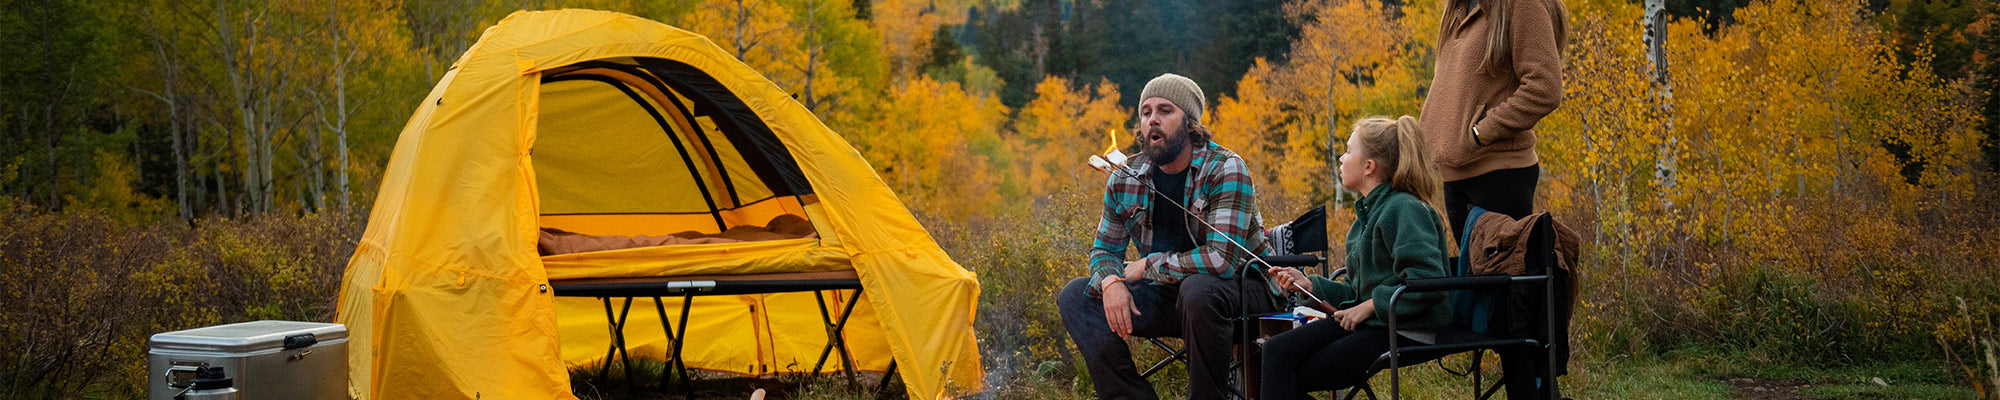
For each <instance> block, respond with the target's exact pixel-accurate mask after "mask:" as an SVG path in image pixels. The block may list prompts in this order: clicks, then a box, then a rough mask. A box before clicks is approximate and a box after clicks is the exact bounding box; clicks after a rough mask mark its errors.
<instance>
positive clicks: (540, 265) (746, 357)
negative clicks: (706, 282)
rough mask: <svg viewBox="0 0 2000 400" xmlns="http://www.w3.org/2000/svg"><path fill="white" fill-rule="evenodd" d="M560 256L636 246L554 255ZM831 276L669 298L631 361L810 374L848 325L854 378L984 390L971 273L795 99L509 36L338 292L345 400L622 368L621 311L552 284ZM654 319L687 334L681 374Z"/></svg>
mask: <svg viewBox="0 0 2000 400" xmlns="http://www.w3.org/2000/svg"><path fill="white" fill-rule="evenodd" d="M786 221H789V222H791V223H790V224H789V225H788V226H789V227H788V228H782V229H781V227H780V226H779V225H780V223H781V222H786ZM787 229H789V230H791V231H793V232H791V233H790V234H778V233H774V232H777V231H781V230H787ZM745 230H748V231H749V235H747V236H744V235H734V234H737V233H743V232H744V231H745ZM760 230H761V231H760ZM732 235H734V236H732ZM552 238H553V239H602V240H611V241H621V240H627V241H632V242H634V243H640V244H639V245H637V247H629V246H608V247H602V248H596V249H586V250H583V251H577V252H562V251H549V250H550V249H548V248H547V247H549V244H550V243H551V240H553V239H552ZM651 239H664V240H655V241H647V240H651ZM663 243H664V244H663ZM620 247H623V248H620ZM816 274H817V275H816ZM825 274H835V275H840V276H847V277H850V279H851V280H852V281H854V282H857V283H858V284H859V289H856V290H815V291H804V292H785V293H755V292H759V291H756V290H752V291H751V292H753V293H740V294H737V293H725V294H715V295H709V296H702V298H701V299H700V300H699V301H695V302H693V303H692V304H683V303H682V302H683V301H686V300H687V299H689V298H688V297H671V296H670V297H666V298H664V299H661V300H663V301H661V302H660V303H659V304H658V305H659V307H658V308H659V310H657V312H636V313H629V314H630V319H629V320H626V321H623V323H624V325H625V327H626V328H628V329H626V330H625V331H624V332H625V337H624V343H623V344H625V345H629V347H630V348H631V350H632V352H633V355H636V356H641V357H652V358H662V359H664V358H665V357H666V356H667V355H669V354H673V355H679V356H681V358H682V360H683V361H684V362H685V363H686V365H687V366H689V367H692V368H697V369H703V370H709V371H717V372H730V373H737V374H743V375H752V376H763V375H770V374H778V373H799V372H813V371H811V369H812V368H811V366H812V365H813V364H814V361H815V360H816V359H819V358H821V357H822V355H823V354H825V353H826V351H827V350H828V347H827V343H828V341H829V340H830V338H829V337H828V336H829V334H828V331H829V330H828V329H826V321H827V319H826V318H824V317H823V316H822V314H821V312H823V311H822V310H825V309H851V310H852V314H851V315H847V316H844V317H843V318H848V321H847V322H846V329H845V339H846V340H845V342H846V344H847V345H846V349H845V350H847V352H848V353H850V354H851V357H852V359H851V360H842V361H843V362H849V361H851V363H852V365H854V367H855V368H857V369H860V370H864V371H876V372H885V371H886V370H887V369H888V368H889V366H890V365H892V364H891V363H892V362H893V363H894V364H893V365H895V366H896V371H895V373H897V374H898V375H899V376H901V378H902V381H903V383H904V385H905V387H906V389H907V390H908V393H909V395H910V397H912V398H940V397H956V396H962V395H966V394H969V393H973V392H976V391H979V390H981V389H982V385H983V382H982V380H983V375H982V370H981V368H982V367H981V365H980V361H979V352H978V348H977V345H976V342H975V335H974V332H973V329H972V320H973V316H974V314H975V308H976V306H977V304H976V301H977V299H978V296H979V285H978V282H977V280H976V279H975V278H974V276H973V273H972V272H971V271H968V270H966V269H965V268H963V267H961V266H960V265H958V264H957V263H956V262H953V261H952V260H951V259H950V258H949V257H948V256H947V255H946V254H945V253H944V251H943V250H942V249H941V248H940V247H939V246H938V244H937V243H936V241H935V240H933V239H932V238H931V237H930V235H929V233H928V232H927V231H925V230H924V228H923V227H922V226H921V225H919V224H918V223H917V222H916V220H915V218H914V217H913V216H912V214H911V213H910V212H909V210H908V209H906V208H905V207H904V206H903V205H902V203H901V202H900V201H899V200H898V198H897V197H896V195H895V193H893V192H892V191H891V190H890V189H889V188H888V186H887V185H886V184H884V183H883V181H882V180H881V178H880V177H878V176H877V175H875V173H874V169H873V168H872V167H871V166H870V165H869V164H868V162H867V161H866V160H864V159H863V158H862V157H861V155H860V153H858V152H857V151H855V149H854V148H853V147H852V146H850V145H849V144H848V143H847V142H846V141H845V140H844V139H842V138H841V136H840V135H838V134H836V133H835V132H833V131H832V130H830V129H828V128H827V127H826V126H825V125H824V124H822V123H821V122H820V121H819V120H818V119H817V118H816V117H815V116H814V115H813V114H812V112H811V111H809V110H807V109H806V108H805V107H803V106H801V105H800V104H799V103H798V102H797V101H796V100H794V99H793V97H792V96H791V95H790V94H788V93H786V92H785V91H784V90H783V89H782V88H780V87H778V86H777V85H775V84H773V83H772V82H771V81H769V80H768V79H766V78H765V77H764V76H763V75H761V74H759V73H758V72H757V71H754V70H752V69H751V68H749V67H748V66H747V65H745V64H744V63H742V62H741V61H739V60H737V59H736V58H735V57H732V56H731V55H730V54H729V53H727V52H725V51H724V50H722V49H721V48H719V47H717V46H716V45H715V44H713V43H712V42H710V41H709V40H708V39H707V38H705V37H702V36H701V35H698V34H694V33H690V32H687V31H684V30H680V29H677V28H674V27H671V26H667V25H665V24H662V23H659V22H655V21H650V20H646V19H643V18H638V17H634V16H629V15H623V14H618V13H611V12H602V11H590V10H561V11H542V12H516V13H514V14H512V15H509V16H508V17H507V18H506V19H504V20H502V21H500V22H499V23H498V24H497V25H495V26H493V27H491V28H489V29H487V30H486V32H485V33H484V34H483V35H482V36H481V37H480V39H479V41H478V42H476V43H475V44H473V45H472V47H471V48H470V49H468V50H467V51H466V53H465V55H464V56H462V57H461V58H459V60H458V61H457V62H456V63H454V64H453V65H452V67H451V68H450V69H449V70H448V71H447V72H446V73H445V74H444V76H443V77H442V78H441V79H440V80H439V81H438V83H437V84H436V86H435V87H434V88H433V89H432V90H431V92H430V93H429V94H428V95H427V96H425V97H424V99H423V100H422V102H421V103H419V104H418V107H417V110H416V112H415V113H414V115H412V116H411V118H410V120H409V123H408V124H407V125H406V126H405V127H404V128H403V131H402V133H401V135H400V136H399V137H398V139H397V141H396V145H395V148H394V150H393V152H392V154H391V156H390V158H389V163H388V166H387V167H386V169H385V170H384V172H383V178H382V186H381V189H380V192H379V194H378V195H377V197H376V202H375V204H374V208H373V210H372V211H371V213H370V216H369V220H368V224H367V228H366V231H365V232H364V233H363V235H362V238H361V240H360V243H359V245H358V246H357V248H356V250H355V254H354V256H353V258H352V259H351V261H350V262H349V264H348V267H347V270H346V272H345V274H344V277H343V281H342V284H341V291H340V299H339V301H340V304H339V306H338V310H339V317H338V318H339V321H340V322H342V323H345V324H347V325H348V327H349V330H350V332H353V334H352V336H351V337H350V346H351V351H350V353H349V354H350V364H351V368H350V379H351V382H350V392H351V394H353V395H354V396H355V397H356V398H363V399H386V398H509V399H515V398H574V396H573V395H572V394H570V392H569V390H570V385H569V372H568V371H569V369H570V368H574V367H583V366H589V365H592V364H595V363H599V362H604V363H609V362H611V358H610V357H609V356H608V355H606V350H607V348H610V347H613V345H614V343H612V342H611V340H612V335H611V331H610V330H607V329H605V324H606V323H607V322H617V320H616V319H614V320H613V321H607V315H608V314H611V313H610V312H609V311H610V310H609V308H610V302H609V301H608V299H607V300H600V299H596V298H577V297H556V296H555V294H556V293H554V292H555V291H554V290H552V289H551V284H550V283H551V282H552V281H554V282H558V283H561V282H578V281H589V280H593V279H638V280H641V281H643V280H645V279H649V278H654V279H666V280H674V279H675V278H677V277H689V276H723V277H735V278H740V279H745V280H753V281H755V280H758V279H757V278H756V277H758V276H765V277H779V278H771V279H780V280H782V279H785V278H782V277H787V276H826V275H825ZM842 274H845V275H842ZM767 280H768V279H767ZM857 295H858V296H857ZM627 297H646V296H643V294H642V295H639V296H627ZM857 302H858V304H857ZM647 303H650V302H642V303H640V304H642V305H653V304H647ZM626 304H627V305H628V307H627V308H626V309H625V310H624V311H628V312H629V311H631V308H630V307H629V304H631V303H630V302H629V301H628V302H626ZM854 305H858V307H855V306H854ZM683 310H685V311H683ZM620 314H624V313H623V312H621V313H620ZM622 318H624V317H623V316H620V317H618V319H622ZM662 319H679V320H683V321H687V322H686V323H683V324H681V325H680V326H675V327H674V328H676V329H684V330H685V331H686V333H685V334H684V336H682V337H681V338H680V339H682V340H680V341H679V344H680V345H681V346H683V348H681V349H679V350H680V351H679V352H673V349H672V348H671V347H672V346H669V341H668V340H666V337H665V335H666V334H665V333H664V331H663V329H661V328H662V326H661V325H660V324H661V320H662ZM836 357H840V358H846V357H842V356H838V355H836Z"/></svg>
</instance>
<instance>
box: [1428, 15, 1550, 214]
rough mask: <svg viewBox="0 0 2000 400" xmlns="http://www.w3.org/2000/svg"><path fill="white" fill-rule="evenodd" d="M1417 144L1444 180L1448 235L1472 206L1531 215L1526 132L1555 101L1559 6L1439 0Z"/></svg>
mask: <svg viewBox="0 0 2000 400" xmlns="http://www.w3.org/2000/svg"><path fill="white" fill-rule="evenodd" d="M1443 1H1444V2H1445V4H1444V21H1443V22H1442V23H1440V24H1439V32H1438V43H1437V48H1436V52H1437V65H1435V66H1433V68H1434V72H1435V73H1434V75H1433V78H1432V80H1431V87H1430V95H1429V97H1428V98H1425V99H1424V110H1423V115H1422V116H1421V117H1420V118H1419V121H1418V124H1419V125H1420V126H1421V128H1422V129H1423V133H1424V144H1425V147H1426V148H1427V149H1428V150H1429V151H1430V154H1431V155H1432V156H1433V157H1435V158H1434V160H1436V161H1437V165H1438V172H1439V173H1441V174H1443V175H1444V180H1445V183H1444V206H1445V209H1446V210H1445V213H1446V214H1448V215H1449V216H1450V221H1451V228H1452V229H1453V230H1459V229H1460V228H1463V227H1464V226H1465V215H1466V213H1467V212H1468V211H1469V210H1470V209H1471V206H1479V207H1480V208H1484V209H1486V210H1488V211H1494V212H1499V213H1501V214H1507V215H1509V216H1513V217H1515V218H1519V217H1522V216H1526V215H1528V214H1529V213H1532V212H1534V208H1535V183H1536V181H1537V180H1538V179H1539V176H1540V175H1541V166H1540V163H1541V159H1540V156H1538V155H1536V154H1535V124H1537V123H1540V122H1541V121H1542V117H1546V116H1548V115H1549V113H1550V112H1554V111H1555V110H1556V107H1557V106H1560V105H1562V100H1563V71H1562V70H1563V63H1562V50H1563V41H1564V35H1565V33H1564V31H1563V23H1564V22H1565V21H1566V20H1567V19H1568V15H1567V14H1568V12H1567V11H1565V10H1564V9H1563V4H1562V0H1443Z"/></svg>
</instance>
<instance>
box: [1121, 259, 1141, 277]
mask: <svg viewBox="0 0 2000 400" xmlns="http://www.w3.org/2000/svg"><path fill="white" fill-rule="evenodd" d="M1124 276H1125V280H1128V281H1138V280H1140V279H1145V278H1146V258H1145V257H1139V259H1137V260H1132V261H1126V262H1125V273H1124Z"/></svg>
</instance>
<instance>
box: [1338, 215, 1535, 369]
mask: <svg viewBox="0 0 2000 400" xmlns="http://www.w3.org/2000/svg"><path fill="white" fill-rule="evenodd" d="M1483 211H1484V210H1480V209H1476V208H1475V209H1474V210H1473V212H1472V216H1471V217H1470V218H1468V219H1467V221H1468V223H1467V224H1466V226H1468V227H1469V226H1471V223H1470V221H1475V220H1477V218H1478V216H1479V215H1480V214H1481V213H1482V212H1483ZM1553 224H1554V221H1553V218H1549V217H1544V218H1542V219H1541V220H1539V221H1537V222H1536V223H1535V225H1534V227H1533V228H1532V229H1533V231H1532V232H1531V233H1530V235H1531V236H1530V237H1529V240H1528V247H1529V253H1528V254H1527V257H1526V259H1525V260H1526V262H1527V263H1528V271H1527V274H1525V275H1518V276H1510V275H1499V274H1493V275H1472V276H1468V275H1467V271H1466V270H1465V269H1466V263H1464V262H1462V261H1460V260H1461V259H1462V257H1463V255H1462V254H1463V253H1462V252H1461V257H1453V258H1452V259H1451V260H1452V262H1451V263H1452V265H1455V266H1457V267H1456V268H1454V269H1456V270H1457V271H1455V275H1457V276H1453V277H1446V278H1430V279H1411V280H1409V281H1407V282H1405V284H1404V286H1403V287H1402V288H1399V289H1397V290H1396V291H1395V292H1394V293H1392V294H1391V295H1390V296H1389V305H1388V307H1389V308H1390V309H1394V308H1395V307H1396V303H1397V302H1398V301H1400V300H1401V299H1402V297H1403V295H1404V294H1405V293H1421V292H1454V294H1453V297H1452V298H1451V299H1448V300H1446V303H1447V304H1450V305H1451V306H1452V307H1453V311H1454V313H1455V314H1454V316H1453V317H1454V318H1453V319H1452V320H1453V322H1452V325H1451V326H1450V327H1447V328H1445V329H1440V330H1438V331H1437V341H1436V343H1435V344H1429V345H1421V346H1400V345H1398V344H1397V341H1395V340H1391V341H1390V342H1389V351H1388V352H1385V353H1383V354H1382V355H1381V356H1380V357H1377V358H1376V359H1375V363H1374V365H1372V366H1371V367H1370V368H1369V371H1368V373H1367V375H1368V376H1369V377H1373V376H1374V375H1375V374H1378V373H1380V372H1381V371H1382V370H1385V369H1386V370H1388V371H1389V398H1391V399H1397V398H1401V389H1402V376H1401V374H1400V373H1399V372H1398V369H1399V368H1400V367H1405V366H1410V365H1418V364H1422V363H1424V362H1426V361H1430V360H1438V359H1442V358H1443V357H1445V356H1448V355H1452V354H1458V353H1465V352H1471V353H1472V362H1471V365H1470V366H1469V367H1467V369H1466V370H1465V371H1464V372H1459V371H1452V370H1451V369H1450V368H1449V367H1447V368H1446V371H1447V372H1450V373H1452V374H1454V375H1459V376H1465V375H1471V376H1472V389H1473V390H1472V392H1473V393H1472V394H1473V397H1474V398H1476V399H1486V398H1490V397H1492V396H1493V394H1494V393H1497V392H1499V390H1500V388H1501V387H1502V386H1503V385H1505V384H1507V382H1495V383H1494V384H1493V385H1491V386H1484V385H1485V384H1484V382H1482V376H1481V371H1480V356H1481V354H1482V353H1484V352H1485V351H1488V350H1492V351H1500V350H1520V351H1521V352H1522V354H1535V355H1536V356H1538V357H1537V359H1535V360H1533V361H1535V365H1534V367H1535V376H1534V379H1533V380H1528V379H1520V378H1518V377H1509V380H1514V381H1515V382H1516V383H1515V384H1525V385H1533V386H1534V388H1533V389H1537V391H1538V392H1539V393H1534V394H1535V396H1534V397H1537V398H1544V399H1556V398H1559V395H1560V393H1561V392H1560V390H1559V388H1558V387H1557V385H1556V377H1557V376H1560V375H1563V373H1564V369H1565V366H1564V365H1563V364H1564V362H1563V361H1562V360H1564V359H1566V357H1565V355H1566V353H1567V351H1568V348H1567V342H1568V333H1567V329H1566V327H1567V325H1568V323H1569V316H1568V315H1567V313H1561V314H1559V313H1558V311H1559V310H1558V304H1561V302H1562V301H1566V300H1567V299H1565V298H1563V297H1567V295H1566V293H1565V292H1563V291H1560V290H1557V287H1558V286H1557V283H1558V281H1560V280H1567V279H1571V278H1570V277H1569V276H1568V274H1567V273H1565V272H1564V271H1563V270H1562V269H1561V268H1558V267H1557V266H1556V256H1555V236H1556V235H1555V229H1554V225H1553ZM1468 231H1469V229H1468ZM1460 243H1464V241H1461V242H1460ZM1345 273H1346V269H1345V268H1342V269H1341V270H1339V271H1336V272H1335V273H1334V278H1335V279H1338V278H1339V276H1340V275H1345ZM1524 300H1525V302H1524ZM1495 306H1501V307H1495ZM1507 312H1511V313H1514V314H1516V315H1505V314H1506V313H1507ZM1522 314H1526V315H1522ZM1489 318H1490V319H1489ZM1387 322H1388V325H1389V326H1388V328H1389V331H1390V337H1391V338H1394V337H1398V336H1400V335H1399V334H1398V331H1397V323H1398V321H1397V318H1396V315H1395V313H1389V318H1388V321H1387ZM1538 325H1539V326H1538ZM1439 363H1440V365H1443V362H1442V361H1440V362H1439ZM1510 391H1511V392H1519V393H1528V390H1526V388H1515V389H1514V390H1510ZM1336 393H1338V390H1336ZM1362 393H1366V394H1367V395H1368V398H1370V399H1373V398H1375V391H1374V390H1373V389H1372V388H1370V387H1369V385H1368V382H1367V380H1366V379H1364V380H1363V381H1362V382H1361V383H1360V384H1358V385H1355V386H1354V387H1351V388H1347V393H1346V395H1344V396H1341V397H1340V398H1343V399H1353V398H1355V397H1356V396H1357V395H1359V394H1362Z"/></svg>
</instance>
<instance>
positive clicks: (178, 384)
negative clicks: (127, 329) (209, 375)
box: [146, 321, 348, 400]
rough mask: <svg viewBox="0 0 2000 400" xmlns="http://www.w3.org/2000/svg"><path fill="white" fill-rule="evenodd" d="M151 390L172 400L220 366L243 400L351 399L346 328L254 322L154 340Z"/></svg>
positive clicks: (158, 399)
mask: <svg viewBox="0 0 2000 400" xmlns="http://www.w3.org/2000/svg"><path fill="white" fill-rule="evenodd" d="M146 363H147V364H148V367H147V371H148V375H151V377H150V378H149V379H148V383H147V391H149V392H150V393H151V396H150V398H151V399H152V400H170V399H173V397H174V395H175V394H178V393H181V391H182V390H183V389H185V388H186V387H187V386H188V384H189V383H190V382H192V381H193V380H194V376H195V372H196V371H198V370H200V369H201V368H203V367H215V366H219V367H222V368H223V372H224V373H226V374H228V377H229V378H230V379H232V380H233V383H234V385H235V386H234V387H235V388H236V390H237V392H238V393H239V396H240V397H239V398H241V399H243V400H263V399H347V398H348V395H347V326H345V325H341V324H328V323H319V322H296V321H252V322H244V323H237V324H228V325H216V326H210V327H202V328H195V329H188V330H183V331H173V332H167V333H161V334H156V335H153V338H152V343H151V344H150V345H149V350H148V351H147V352H146Z"/></svg>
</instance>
